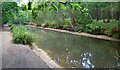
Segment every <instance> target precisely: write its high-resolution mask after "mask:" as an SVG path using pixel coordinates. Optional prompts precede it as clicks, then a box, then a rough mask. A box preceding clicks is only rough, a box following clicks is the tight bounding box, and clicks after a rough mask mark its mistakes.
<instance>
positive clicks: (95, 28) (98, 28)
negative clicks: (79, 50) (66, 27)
mask: <svg viewBox="0 0 120 70" xmlns="http://www.w3.org/2000/svg"><path fill="white" fill-rule="evenodd" d="M85 31H86V32H88V33H93V34H104V31H105V27H104V23H103V22H102V21H96V22H93V23H91V24H87V25H86V29H85Z"/></svg>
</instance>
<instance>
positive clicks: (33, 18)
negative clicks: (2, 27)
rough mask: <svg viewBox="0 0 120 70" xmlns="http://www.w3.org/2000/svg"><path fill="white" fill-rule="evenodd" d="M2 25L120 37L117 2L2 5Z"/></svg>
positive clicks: (14, 3)
mask: <svg viewBox="0 0 120 70" xmlns="http://www.w3.org/2000/svg"><path fill="white" fill-rule="evenodd" d="M2 23H3V24H5V23H12V24H30V25H37V26H41V25H42V24H44V25H45V27H50V28H57V29H64V30H70V31H75V32H87V33H92V34H103V35H107V36H112V37H115V38H120V27H119V25H120V2H29V3H28V5H25V4H22V6H21V7H20V6H18V4H17V3H16V2H2Z"/></svg>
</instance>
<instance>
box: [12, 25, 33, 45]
mask: <svg viewBox="0 0 120 70" xmlns="http://www.w3.org/2000/svg"><path fill="white" fill-rule="evenodd" d="M11 27H12V26H11ZM11 32H12V33H13V42H14V43H17V44H24V45H30V46H32V43H33V42H34V41H35V35H34V34H32V33H29V32H28V31H27V29H26V27H24V26H14V27H12V29H11Z"/></svg>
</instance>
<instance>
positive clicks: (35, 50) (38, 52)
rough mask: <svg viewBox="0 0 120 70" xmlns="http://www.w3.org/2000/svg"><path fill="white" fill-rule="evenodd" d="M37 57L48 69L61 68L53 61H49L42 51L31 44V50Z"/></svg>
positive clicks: (48, 57)
mask: <svg viewBox="0 0 120 70" xmlns="http://www.w3.org/2000/svg"><path fill="white" fill-rule="evenodd" d="M32 50H33V51H34V52H35V53H36V55H37V56H39V57H40V58H41V59H42V60H43V61H45V63H46V64H47V65H48V66H49V67H50V68H63V67H62V66H60V65H58V64H57V63H56V62H55V61H53V60H52V59H51V57H50V56H49V55H48V54H47V52H45V51H44V50H42V49H40V48H38V46H36V45H35V44H33V49H32Z"/></svg>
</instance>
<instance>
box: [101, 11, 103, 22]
mask: <svg viewBox="0 0 120 70" xmlns="http://www.w3.org/2000/svg"><path fill="white" fill-rule="evenodd" d="M102 17H103V14H102V9H101V20H102V19H103V18H102Z"/></svg>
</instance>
